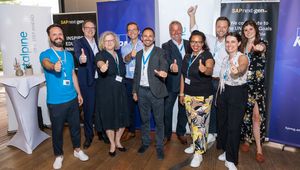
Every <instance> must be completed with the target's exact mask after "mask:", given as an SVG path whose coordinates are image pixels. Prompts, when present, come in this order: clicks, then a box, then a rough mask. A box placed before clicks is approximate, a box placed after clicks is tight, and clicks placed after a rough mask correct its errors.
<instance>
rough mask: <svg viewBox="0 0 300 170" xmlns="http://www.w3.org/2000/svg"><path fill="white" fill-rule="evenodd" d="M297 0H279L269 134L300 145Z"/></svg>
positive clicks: (298, 21) (280, 140) (274, 138)
mask: <svg viewBox="0 0 300 170" xmlns="http://www.w3.org/2000/svg"><path fill="white" fill-rule="evenodd" d="M299 7H300V1H298V0H281V1H280V9H279V25H278V33H277V45H276V58H275V66H274V82H273V96H272V98H273V101H272V108H271V120H270V131H269V138H270V140H271V141H275V142H279V143H283V144H287V145H291V146H298V147H300V105H299V96H300V88H299V87H300V68H299V66H300V57H299V54H300V10H299Z"/></svg>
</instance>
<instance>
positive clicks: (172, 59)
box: [162, 21, 191, 144]
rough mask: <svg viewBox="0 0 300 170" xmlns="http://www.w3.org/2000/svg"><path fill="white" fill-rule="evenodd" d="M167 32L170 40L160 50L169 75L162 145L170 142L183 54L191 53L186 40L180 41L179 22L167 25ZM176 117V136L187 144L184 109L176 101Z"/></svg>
mask: <svg viewBox="0 0 300 170" xmlns="http://www.w3.org/2000/svg"><path fill="white" fill-rule="evenodd" d="M169 32H170V36H171V40H169V41H168V42H166V43H164V44H163V45H162V48H163V49H164V50H165V51H166V53H167V60H168V64H169V66H170V67H169V74H168V77H167V79H166V86H167V89H168V93H169V95H168V97H166V98H165V139H164V144H166V143H167V142H168V141H170V140H171V135H172V120H173V106H174V104H175V101H176V98H177V96H178V95H179V86H180V76H181V66H182V60H183V58H184V56H185V54H188V53H191V49H190V45H189V42H188V41H187V40H183V39H182V37H181V36H182V25H181V23H180V22H179V21H172V22H171V23H170V25H169ZM177 106H178V115H177V126H176V134H177V138H178V140H179V141H180V142H181V143H182V144H186V143H187V139H186V137H185V132H186V124H187V116H186V112H185V108H184V106H183V105H181V104H180V103H179V100H178V104H177Z"/></svg>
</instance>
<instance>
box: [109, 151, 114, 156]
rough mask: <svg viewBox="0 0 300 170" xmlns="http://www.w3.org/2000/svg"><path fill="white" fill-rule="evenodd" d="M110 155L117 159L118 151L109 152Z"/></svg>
mask: <svg viewBox="0 0 300 170" xmlns="http://www.w3.org/2000/svg"><path fill="white" fill-rule="evenodd" d="M108 155H109V156H111V157H115V156H116V151H113V152H110V151H109V152H108Z"/></svg>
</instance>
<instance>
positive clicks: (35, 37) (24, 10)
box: [0, 5, 51, 131]
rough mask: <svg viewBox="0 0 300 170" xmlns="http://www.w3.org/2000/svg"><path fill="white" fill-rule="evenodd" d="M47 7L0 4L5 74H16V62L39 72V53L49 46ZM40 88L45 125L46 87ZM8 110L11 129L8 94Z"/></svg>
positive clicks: (14, 125) (13, 125)
mask: <svg viewBox="0 0 300 170" xmlns="http://www.w3.org/2000/svg"><path fill="white" fill-rule="evenodd" d="M50 10H51V8H50V7H34V6H20V5H0V20H1V24H0V47H1V51H2V56H3V70H4V76H14V75H15V70H14V67H13V65H14V64H15V62H16V61H18V62H19V63H20V65H21V68H22V69H23V70H24V68H25V66H26V65H31V66H32V68H33V73H34V74H41V73H42V68H41V64H40V62H39V54H40V53H41V52H42V51H44V50H45V49H47V48H49V43H48V36H47V33H46V28H47V27H48V26H49V25H50V24H51V13H50ZM43 88H45V87H42V88H41V90H40V94H39V105H41V106H42V111H43V117H44V118H45V120H44V124H47V125H48V124H50V121H49V118H48V111H47V106H46V102H45V97H46V90H45V89H43ZM6 96H7V95H6ZM7 112H8V131H14V130H16V129H17V123H16V119H15V116H14V115H15V114H14V111H13V108H12V106H11V103H10V100H9V99H8V97H7ZM46 113H47V114H46Z"/></svg>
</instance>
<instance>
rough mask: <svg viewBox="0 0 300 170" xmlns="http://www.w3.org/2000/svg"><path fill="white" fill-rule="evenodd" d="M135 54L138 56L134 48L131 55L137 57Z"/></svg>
mask: <svg viewBox="0 0 300 170" xmlns="http://www.w3.org/2000/svg"><path fill="white" fill-rule="evenodd" d="M135 56H136V50H135V49H133V50H132V51H131V57H133V58H135Z"/></svg>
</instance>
